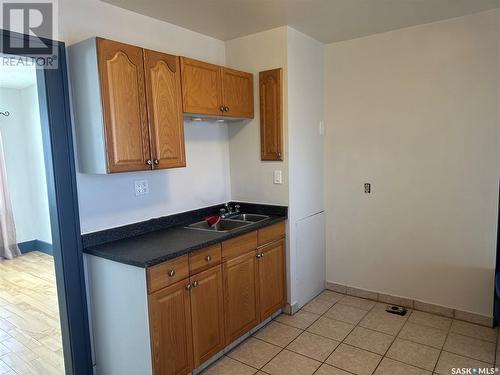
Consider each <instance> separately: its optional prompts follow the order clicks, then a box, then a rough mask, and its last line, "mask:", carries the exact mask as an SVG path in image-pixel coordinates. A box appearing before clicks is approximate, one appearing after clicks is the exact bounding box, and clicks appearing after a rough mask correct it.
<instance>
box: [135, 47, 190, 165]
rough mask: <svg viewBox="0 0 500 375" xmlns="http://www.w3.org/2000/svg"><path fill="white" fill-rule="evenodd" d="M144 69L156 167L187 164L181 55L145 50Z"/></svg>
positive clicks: (152, 149)
mask: <svg viewBox="0 0 500 375" xmlns="http://www.w3.org/2000/svg"><path fill="white" fill-rule="evenodd" d="M144 70H145V79H146V99H147V109H148V119H149V126H150V136H151V154H152V159H153V160H157V161H158V164H156V163H155V164H154V165H153V168H154V169H166V168H178V167H185V166H186V152H185V146H184V118H183V115H182V93H181V72H180V70H181V69H180V62H179V57H177V56H173V55H167V54H165V53H161V52H155V51H150V50H144Z"/></svg>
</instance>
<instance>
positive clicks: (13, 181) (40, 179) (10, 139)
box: [0, 85, 52, 243]
mask: <svg viewBox="0 0 500 375" xmlns="http://www.w3.org/2000/svg"><path fill="white" fill-rule="evenodd" d="M0 103H1V108H0V110H3V111H9V112H10V116H9V117H4V116H0V132H1V133H2V141H3V145H4V153H5V162H6V169H7V183H8V188H9V193H10V197H11V203H12V211H13V213H14V222H15V225H16V234H17V242H18V243H21V242H26V241H32V240H41V241H45V242H47V243H51V242H52V238H51V231H50V216H49V205H48V196H47V182H46V176H45V164H44V159H43V155H44V154H43V143H42V128H41V124H40V113H39V108H38V94H37V91H36V85H32V86H29V87H27V88H24V89H7V88H0Z"/></svg>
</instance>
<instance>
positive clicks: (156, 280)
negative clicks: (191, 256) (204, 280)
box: [146, 255, 189, 293]
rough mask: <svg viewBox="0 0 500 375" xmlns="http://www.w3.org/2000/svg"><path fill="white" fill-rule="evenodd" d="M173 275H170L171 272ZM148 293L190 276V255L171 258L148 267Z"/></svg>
mask: <svg viewBox="0 0 500 375" xmlns="http://www.w3.org/2000/svg"><path fill="white" fill-rule="evenodd" d="M172 271H173V272H174V275H173V276H170V273H171V272H172ZM146 272H147V279H148V293H153V292H155V291H157V290H159V289H161V288H164V287H166V286H169V285H172V284H174V283H176V282H178V281H181V280H183V279H185V278H187V277H189V262H188V256H187V255H183V256H181V257H178V258H175V259H172V260H169V261H167V262H163V263H160V264H158V265H156V266H154V267H151V268H148V269H147V271H146Z"/></svg>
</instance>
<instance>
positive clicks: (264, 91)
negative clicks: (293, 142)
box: [259, 68, 283, 161]
mask: <svg viewBox="0 0 500 375" xmlns="http://www.w3.org/2000/svg"><path fill="white" fill-rule="evenodd" d="M259 92H260V156H261V159H262V160H277V161H281V160H283V88H282V69H281V68H280V69H273V70H268V71H265V72H260V73H259Z"/></svg>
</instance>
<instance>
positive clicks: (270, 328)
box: [254, 321, 302, 348]
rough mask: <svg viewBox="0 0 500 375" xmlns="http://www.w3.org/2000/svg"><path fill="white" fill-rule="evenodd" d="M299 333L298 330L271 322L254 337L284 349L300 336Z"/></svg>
mask: <svg viewBox="0 0 500 375" xmlns="http://www.w3.org/2000/svg"><path fill="white" fill-rule="evenodd" d="M301 332H302V330H300V329H298V328H295V327H291V326H287V325H286V324H281V323H278V322H274V321H273V322H271V323H269V324H268V325H267V326H265V327H264V328H262V329H261V330H259V331H257V332H256V333H255V334H254V336H255V337H257V338H258V339H261V340H264V341H267V342H268V343H270V344H274V345H277V346H280V347H282V348H284V347H285V346H287V345H288V344H290V343H291V342H292V341H293V340H294V339H295V338H296V337H297V336H298V335H300V334H301Z"/></svg>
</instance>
